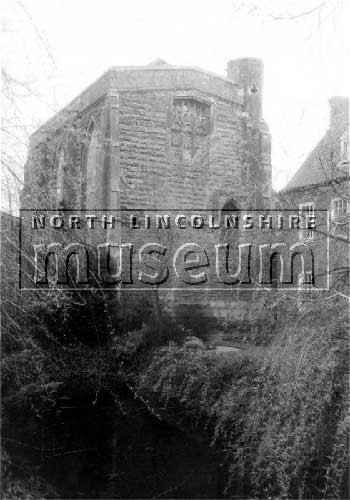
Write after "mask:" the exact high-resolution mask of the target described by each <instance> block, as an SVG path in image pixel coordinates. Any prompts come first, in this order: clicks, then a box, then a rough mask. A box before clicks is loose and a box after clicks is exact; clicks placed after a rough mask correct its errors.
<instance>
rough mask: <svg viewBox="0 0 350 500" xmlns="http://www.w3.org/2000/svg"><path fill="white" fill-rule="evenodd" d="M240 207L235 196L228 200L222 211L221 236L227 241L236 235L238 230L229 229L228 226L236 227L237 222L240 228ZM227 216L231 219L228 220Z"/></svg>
mask: <svg viewBox="0 0 350 500" xmlns="http://www.w3.org/2000/svg"><path fill="white" fill-rule="evenodd" d="M238 216H239V213H238V207H237V205H236V202H235V200H234V199H233V198H231V199H229V200H227V201H226V202H225V203H224V205H223V207H222V209H221V212H220V222H221V229H220V233H221V237H222V238H223V239H224V240H225V241H229V240H232V238H234V237H235V236H236V232H235V231H232V230H231V229H230V230H229V229H227V228H228V227H231V228H232V227H234V225H235V224H237V228H238ZM227 218H229V221H227Z"/></svg>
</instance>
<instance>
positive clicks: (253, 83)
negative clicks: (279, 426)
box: [22, 58, 271, 209]
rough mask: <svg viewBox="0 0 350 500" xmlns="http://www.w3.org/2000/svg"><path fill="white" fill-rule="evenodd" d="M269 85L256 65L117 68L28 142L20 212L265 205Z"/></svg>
mask: <svg viewBox="0 0 350 500" xmlns="http://www.w3.org/2000/svg"><path fill="white" fill-rule="evenodd" d="M262 85H263V65H262V62H261V61H260V60H258V59H252V58H247V59H238V60H234V61H229V63H228V66H227V76H226V77H222V76H218V75H215V74H212V73H210V72H208V71H204V70H202V69H199V68H192V67H173V66H169V65H167V64H166V63H165V62H164V61H162V60H157V61H155V62H154V63H151V64H150V65H149V66H146V67H116V68H111V69H110V70H108V71H107V72H106V73H105V74H104V75H103V76H102V77H101V78H99V79H98V80H97V81H96V82H94V83H93V84H92V85H91V86H90V87H88V88H87V89H86V90H85V91H84V92H83V93H82V94H80V95H79V96H78V97H77V98H76V99H74V100H73V102H72V103H71V104H70V105H69V106H67V107H66V108H65V109H63V110H62V111H61V112H59V113H58V114H57V115H56V116H54V117H53V118H52V119H51V120H50V121H49V122H47V123H46V124H44V125H43V126H42V127H41V128H40V129H39V130H38V131H36V132H35V133H34V134H33V135H32V136H31V140H30V151H29V155H28V162H27V165H26V167H25V188H24V191H23V193H22V207H25V206H28V205H30V206H31V207H33V206H35V207H38V208H39V207H40V208H58V207H59V206H66V207H67V208H87V209H100V208H101V209H107V208H110V209H119V208H133V207H135V208H142V209H152V208H160V207H164V208H167V209H172V208H174V209H177V208H193V207H196V208H198V209H199V208H205V209H207V208H213V209H214V208H221V207H222V206H223V205H224V204H225V203H226V202H227V201H229V200H232V199H234V203H235V205H236V206H237V207H240V208H242V207H243V206H253V207H256V205H259V207H262V206H263V204H264V203H266V204H268V199H269V196H270V188H271V162H270V136H269V132H268V128H267V126H266V123H265V122H264V121H263V118H262ZM72 181H73V182H72ZM33 186H34V189H33ZM37 187H39V188H40V189H37Z"/></svg>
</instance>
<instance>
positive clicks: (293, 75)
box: [2, 0, 349, 189]
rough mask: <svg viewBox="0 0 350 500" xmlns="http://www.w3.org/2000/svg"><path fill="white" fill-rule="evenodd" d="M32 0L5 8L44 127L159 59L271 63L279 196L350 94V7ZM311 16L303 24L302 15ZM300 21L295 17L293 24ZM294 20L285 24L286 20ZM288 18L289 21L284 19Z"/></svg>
mask: <svg viewBox="0 0 350 500" xmlns="http://www.w3.org/2000/svg"><path fill="white" fill-rule="evenodd" d="M320 4H321V2H320V1H312V2H285V1H279V2H261V1H259V2H251V3H246V2H229V1H220V0H213V1H203V0H201V1H198V2H197V1H193V0H187V1H179V0H177V1H165V0H162V1H160V0H140V1H139V0H127V1H123V0H108V1H107V0H106V1H86V0H85V1H81V0H74V1H72V0H70V1H68V0H67V1H58V0H49V1H48V0H45V1H42V0H32V1H24V2H22V3H21V4H19V3H16V2H7V3H6V5H5V6H4V7H3V26H4V27H3V30H4V32H3V37H2V41H3V49H2V59H3V66H4V67H5V68H6V70H7V71H9V72H10V73H11V75H12V76H13V77H15V78H17V79H19V80H20V81H23V82H28V85H29V86H30V89H31V90H33V91H34V94H35V95H34V96H30V97H26V98H25V99H22V100H21V110H20V115H21V116H22V118H23V121H24V123H25V124H26V125H27V126H28V128H27V130H31V129H32V128H36V127H37V126H39V125H40V124H41V123H42V122H43V121H45V120H46V119H47V118H49V117H50V116H51V115H52V114H53V113H54V112H55V111H58V110H59V109H60V108H61V107H62V106H64V105H65V104H67V103H68V102H69V101H70V100H72V99H73V98H74V97H75V96H76V95H77V94H78V93H80V92H81V91H82V90H83V89H84V88H85V87H86V86H87V85H89V84H90V83H91V82H92V81H94V80H95V79H96V78H98V77H99V76H100V75H101V74H102V73H103V72H104V71H106V69H107V68H109V67H110V66H118V65H144V64H148V63H149V62H150V61H152V60H154V59H155V58H157V57H161V58H163V59H165V60H166V61H167V62H168V63H170V64H174V65H191V66H192V65H193V66H199V67H202V68H204V69H207V70H210V71H213V72H215V73H219V74H222V75H225V71H226V63H227V61H228V60H229V59H234V58H237V57H243V56H254V57H260V58H262V59H263V61H264V64H265V83H264V97H263V109H264V118H265V120H266V121H267V123H268V125H269V127H270V132H271V135H272V166H273V186H274V188H275V189H280V188H282V187H283V186H285V184H286V182H287V181H288V179H289V178H290V177H291V175H292V174H293V173H294V172H295V170H296V169H297V168H298V167H299V166H300V164H301V162H302V161H303V159H304V158H305V156H306V154H307V153H308V152H309V151H310V149H311V148H312V147H313V146H314V145H315V143H316V142H317V140H318V139H319V138H320V137H321V136H322V134H323V133H324V131H325V130H326V128H327V126H328V120H329V110H328V98H329V97H330V96H332V95H348V88H349V73H348V67H349V39H348V31H349V12H348V10H349V9H348V2H347V1H345V2H344V3H342V2H323V3H322V7H321V8H320V9H317V10H315V11H314V12H311V13H308V11H310V10H312V9H314V8H315V7H317V6H318V5H320ZM304 12H305V15H303V16H301V17H298V16H299V14H301V13H304ZM291 16H292V17H295V19H290V17H291ZM285 17H286V19H284V18H285ZM276 18H283V19H276Z"/></svg>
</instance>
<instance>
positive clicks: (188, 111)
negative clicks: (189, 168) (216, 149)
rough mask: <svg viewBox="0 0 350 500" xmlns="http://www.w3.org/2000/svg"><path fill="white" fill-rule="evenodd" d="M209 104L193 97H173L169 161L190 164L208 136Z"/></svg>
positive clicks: (203, 146) (205, 142)
mask: <svg viewBox="0 0 350 500" xmlns="http://www.w3.org/2000/svg"><path fill="white" fill-rule="evenodd" d="M210 111H211V110H210V104H209V103H207V102H204V101H201V100H198V99H197V98H194V97H187V96H185V97H175V98H174V100H173V107H172V122H171V141H170V147H171V159H172V160H173V161H175V162H178V163H191V162H192V161H193V160H194V158H195V157H196V154H197V153H198V152H200V151H201V150H203V148H205V145H206V144H207V137H208V135H209V134H210Z"/></svg>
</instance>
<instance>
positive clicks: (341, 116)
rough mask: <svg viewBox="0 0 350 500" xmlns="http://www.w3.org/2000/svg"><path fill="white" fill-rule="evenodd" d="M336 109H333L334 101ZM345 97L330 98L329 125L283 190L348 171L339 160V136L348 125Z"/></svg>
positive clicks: (318, 181)
mask: <svg viewBox="0 0 350 500" xmlns="http://www.w3.org/2000/svg"><path fill="white" fill-rule="evenodd" d="M334 102H335V105H336V107H337V109H334V104H333V103H334ZM348 103H349V101H348V100H347V99H345V98H332V99H330V104H331V126H330V128H329V130H327V132H326V133H325V135H324V136H323V137H322V139H321V140H320V141H319V143H318V144H317V145H316V147H315V148H314V149H313V150H312V151H311V153H310V154H309V155H308V156H307V158H306V160H305V161H304V163H303V164H302V165H301V167H300V168H299V169H298V170H297V171H296V173H295V174H294V175H293V177H292V178H291V180H290V181H289V182H288V184H287V186H286V187H285V188H284V190H283V191H289V190H292V189H296V188H301V187H304V186H310V185H313V184H320V183H322V182H327V181H330V180H332V179H336V178H339V177H343V176H344V175H347V174H348V173H349V167H348V165H345V164H344V163H342V162H340V159H341V156H340V155H341V137H342V135H343V134H344V132H345V130H346V129H347V128H348V127H349V115H348V109H349V108H348V106H349V104H348Z"/></svg>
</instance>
